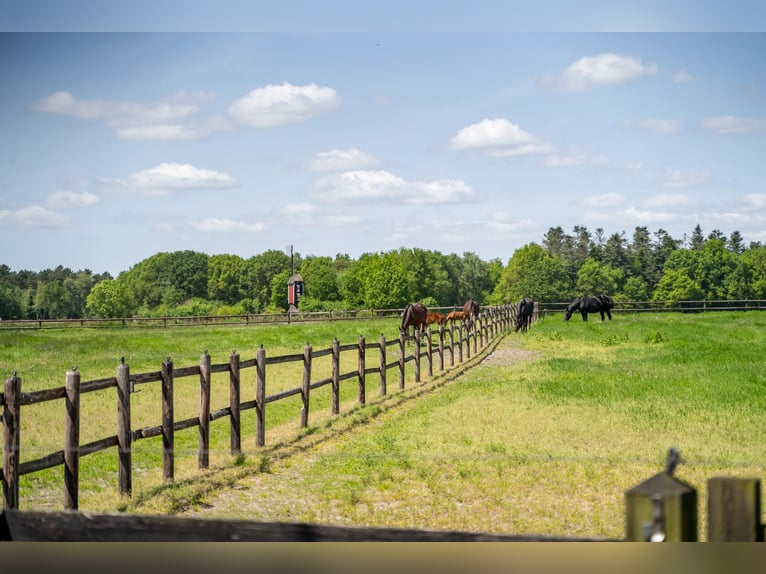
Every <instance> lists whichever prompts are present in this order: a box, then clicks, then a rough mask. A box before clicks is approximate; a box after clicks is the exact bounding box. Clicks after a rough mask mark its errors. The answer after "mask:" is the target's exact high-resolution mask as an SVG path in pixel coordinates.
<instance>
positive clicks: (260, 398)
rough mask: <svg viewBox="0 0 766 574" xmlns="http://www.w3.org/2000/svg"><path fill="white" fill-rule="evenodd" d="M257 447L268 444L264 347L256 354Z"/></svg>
mask: <svg viewBox="0 0 766 574" xmlns="http://www.w3.org/2000/svg"><path fill="white" fill-rule="evenodd" d="M255 373H256V381H255V414H256V430H255V445H256V446H264V445H265V444H266V349H264V348H263V345H261V346H260V347H258V350H257V351H256V352H255Z"/></svg>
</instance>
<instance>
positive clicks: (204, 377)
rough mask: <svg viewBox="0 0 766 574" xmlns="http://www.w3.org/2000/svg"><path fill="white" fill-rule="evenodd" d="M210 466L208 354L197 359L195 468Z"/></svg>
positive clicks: (203, 354)
mask: <svg viewBox="0 0 766 574" xmlns="http://www.w3.org/2000/svg"><path fill="white" fill-rule="evenodd" d="M208 466H210V355H209V354H208V352H207V350H205V352H204V353H202V355H201V356H200V359H199V452H198V453H197V468H208Z"/></svg>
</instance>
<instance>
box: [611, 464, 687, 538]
mask: <svg viewBox="0 0 766 574" xmlns="http://www.w3.org/2000/svg"><path fill="white" fill-rule="evenodd" d="M625 505H626V513H625V516H626V541H627V542H697V491H696V490H695V489H694V488H692V487H691V486H690V485H688V484H685V483H683V482H681V481H680V480H677V479H675V478H673V477H672V476H671V475H670V474H668V473H667V472H660V473H658V474H656V475H655V476H653V477H651V478H649V479H648V480H646V481H644V482H642V483H641V484H638V485H637V486H634V487H633V488H631V489H630V490H628V491H627V492H626V493H625Z"/></svg>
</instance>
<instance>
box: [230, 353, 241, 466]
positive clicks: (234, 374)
mask: <svg viewBox="0 0 766 574" xmlns="http://www.w3.org/2000/svg"><path fill="white" fill-rule="evenodd" d="M241 402H242V401H241V397H240V369H239V353H237V352H236V351H234V350H233V351H232V352H231V355H230V356H229V410H230V411H231V417H230V419H229V421H230V423H229V429H230V432H229V437H230V439H229V440H230V448H231V454H232V455H237V454H239V453H241V452H242V421H241V416H240V408H239V405H240V404H241Z"/></svg>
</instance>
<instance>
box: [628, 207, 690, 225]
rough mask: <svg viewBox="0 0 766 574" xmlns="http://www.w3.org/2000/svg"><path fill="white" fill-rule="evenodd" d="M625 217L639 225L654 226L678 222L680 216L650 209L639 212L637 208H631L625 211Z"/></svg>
mask: <svg viewBox="0 0 766 574" xmlns="http://www.w3.org/2000/svg"><path fill="white" fill-rule="evenodd" d="M625 215H626V216H627V217H628V219H630V220H632V221H635V222H636V223H637V224H639V225H654V224H658V223H669V222H672V221H676V220H677V219H678V216H677V215H675V214H673V213H667V212H664V211H653V210H650V209H646V210H639V209H636V208H635V207H630V208H628V209H627V210H625Z"/></svg>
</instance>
